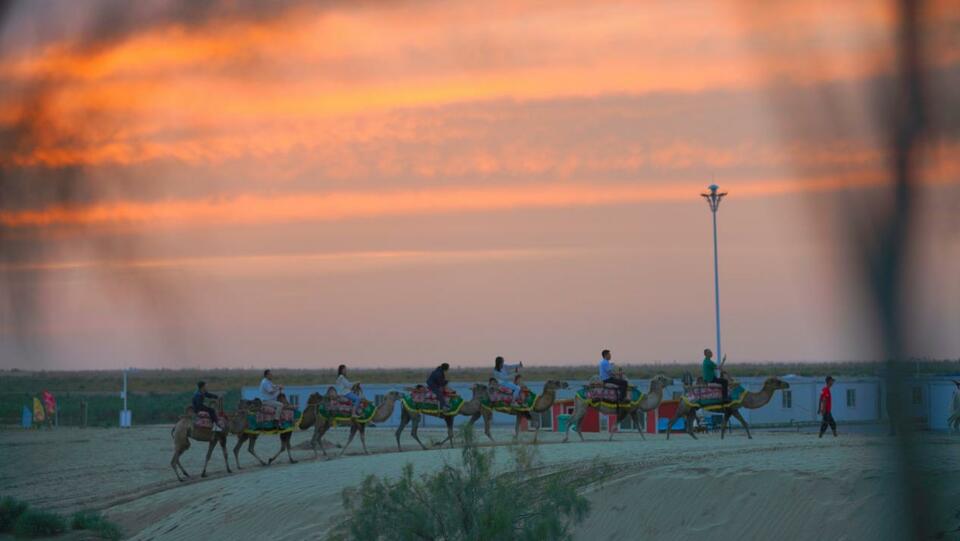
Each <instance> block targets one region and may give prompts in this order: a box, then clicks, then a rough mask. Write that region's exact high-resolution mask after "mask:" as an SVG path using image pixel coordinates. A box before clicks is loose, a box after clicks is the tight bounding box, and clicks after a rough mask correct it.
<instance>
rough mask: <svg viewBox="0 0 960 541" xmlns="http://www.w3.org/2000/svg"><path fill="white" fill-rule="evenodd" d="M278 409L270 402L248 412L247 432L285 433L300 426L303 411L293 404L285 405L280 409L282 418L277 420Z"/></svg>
mask: <svg viewBox="0 0 960 541" xmlns="http://www.w3.org/2000/svg"><path fill="white" fill-rule="evenodd" d="M275 416H276V409H274V407H273V406H271V405H269V404H262V405H261V406H260V408H259V409H256V410H251V411H248V412H247V428H246V429H245V430H244V432H246V433H247V434H283V433H285V432H293V431H294V430H295V429H297V428H298V427H299V426H300V419H302V418H303V412H301V411H300V410H298V409H296V408H294V407H293V406H289V407H284V408H283V409H282V410H281V411H280V420H279V421H277V420H276V418H275Z"/></svg>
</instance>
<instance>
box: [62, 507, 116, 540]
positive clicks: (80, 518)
mask: <svg viewBox="0 0 960 541" xmlns="http://www.w3.org/2000/svg"><path fill="white" fill-rule="evenodd" d="M70 527H71V528H73V529H74V530H89V531H91V532H94V533H96V534H97V535H98V536H99V537H101V538H102V539H111V540H114V539H120V538H121V537H123V533H122V532H121V531H120V528H118V527H117V525H116V524H113V523H112V522H110V521H108V520H107V519H106V518H104V517H103V515H101V514H100V513H97V512H96V511H77V512H76V513H74V514H73V518H72V519H71V520H70Z"/></svg>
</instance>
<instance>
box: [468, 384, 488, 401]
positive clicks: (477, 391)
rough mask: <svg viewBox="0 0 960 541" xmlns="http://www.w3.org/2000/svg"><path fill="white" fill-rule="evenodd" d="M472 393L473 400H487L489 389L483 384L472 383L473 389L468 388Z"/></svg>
mask: <svg viewBox="0 0 960 541" xmlns="http://www.w3.org/2000/svg"><path fill="white" fill-rule="evenodd" d="M470 389H471V390H472V391H473V398H474V399H477V398H487V397H488V396H489V394H488V393H489V391H490V389H489V388H488V387H487V386H486V385H484V384H483V383H474V384H473V387H470Z"/></svg>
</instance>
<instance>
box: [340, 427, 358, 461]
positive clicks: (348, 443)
mask: <svg viewBox="0 0 960 541" xmlns="http://www.w3.org/2000/svg"><path fill="white" fill-rule="evenodd" d="M356 435H357V425H355V424H352V423H351V424H350V437H349V438H347V443H345V444H343V449H340V455H339V456H343V453H346V452H347V447H350V442H352V441H353V438H354V436H356Z"/></svg>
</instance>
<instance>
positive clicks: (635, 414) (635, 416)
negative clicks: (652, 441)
mask: <svg viewBox="0 0 960 541" xmlns="http://www.w3.org/2000/svg"><path fill="white" fill-rule="evenodd" d="M642 418H643V415H640V412H639V410H633V411H631V412H630V420H631V421H633V426H635V427H637V432H639V433H640V439H641V440H646V439H647V438H646V437H645V436H644V435H643V428H644V427H643V426H640V419H642Z"/></svg>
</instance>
